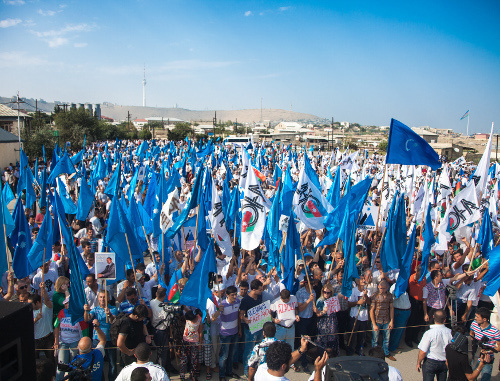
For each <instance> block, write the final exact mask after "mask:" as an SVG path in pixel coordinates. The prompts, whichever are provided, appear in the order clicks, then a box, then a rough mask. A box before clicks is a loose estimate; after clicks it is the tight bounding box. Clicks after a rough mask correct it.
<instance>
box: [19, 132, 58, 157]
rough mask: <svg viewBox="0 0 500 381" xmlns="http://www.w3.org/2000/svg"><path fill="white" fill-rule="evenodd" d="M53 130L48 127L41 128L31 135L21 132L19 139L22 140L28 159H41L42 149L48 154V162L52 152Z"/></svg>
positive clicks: (53, 143)
mask: <svg viewBox="0 0 500 381" xmlns="http://www.w3.org/2000/svg"><path fill="white" fill-rule="evenodd" d="M54 131H55V130H54V129H53V128H52V127H50V126H48V125H45V126H42V127H40V128H38V129H36V130H34V131H32V132H31V133H29V132H28V131H24V130H23V131H22V133H21V138H22V139H23V140H24V144H23V147H24V151H25V152H26V155H28V157H30V158H35V157H38V158H40V159H42V158H43V147H44V146H45V152H46V153H48V155H49V156H48V157H46V159H48V160H50V157H51V156H50V155H51V153H52V151H53V150H54V147H55V143H56V138H55V137H54Z"/></svg>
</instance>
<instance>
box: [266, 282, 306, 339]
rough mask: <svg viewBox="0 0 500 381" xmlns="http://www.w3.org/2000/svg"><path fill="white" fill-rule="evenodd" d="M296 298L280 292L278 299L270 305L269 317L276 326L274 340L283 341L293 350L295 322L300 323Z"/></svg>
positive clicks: (288, 292) (287, 292) (285, 291)
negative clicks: (271, 317)
mask: <svg viewBox="0 0 500 381" xmlns="http://www.w3.org/2000/svg"><path fill="white" fill-rule="evenodd" d="M298 306H299V304H298V303H297V297H296V296H295V295H290V291H288V290H282V291H281V292H280V297H279V298H277V299H276V300H275V301H274V302H273V303H272V304H271V315H272V316H273V322H274V323H275V324H276V339H277V340H284V341H286V342H287V343H288V344H290V347H292V348H293V342H294V340H295V322H296V321H297V322H298V321H300V317H299V308H298Z"/></svg>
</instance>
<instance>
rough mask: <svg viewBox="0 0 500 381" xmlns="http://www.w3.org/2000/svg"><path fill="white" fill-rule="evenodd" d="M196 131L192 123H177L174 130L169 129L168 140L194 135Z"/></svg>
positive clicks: (177, 139) (182, 138)
mask: <svg viewBox="0 0 500 381" xmlns="http://www.w3.org/2000/svg"><path fill="white" fill-rule="evenodd" d="M193 135H194V131H193V128H192V127H191V124H190V123H187V122H183V123H177V124H176V125H175V127H174V128H173V129H172V130H169V131H168V140H175V141H179V140H184V139H186V137H187V136H193Z"/></svg>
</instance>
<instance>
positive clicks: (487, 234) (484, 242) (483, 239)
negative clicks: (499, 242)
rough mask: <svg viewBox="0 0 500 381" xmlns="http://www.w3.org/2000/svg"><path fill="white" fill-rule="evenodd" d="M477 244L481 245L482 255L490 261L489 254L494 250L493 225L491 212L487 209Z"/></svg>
mask: <svg viewBox="0 0 500 381" xmlns="http://www.w3.org/2000/svg"><path fill="white" fill-rule="evenodd" d="M477 243H479V244H480V245H481V254H483V257H484V258H486V259H488V257H489V253H490V251H491V250H493V244H494V242H493V225H492V223H491V217H490V210H489V208H486V210H485V211H484V215H483V221H482V223H481V229H480V230H479V234H478V236H477Z"/></svg>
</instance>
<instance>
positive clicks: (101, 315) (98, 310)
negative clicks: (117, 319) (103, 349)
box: [90, 307, 118, 341]
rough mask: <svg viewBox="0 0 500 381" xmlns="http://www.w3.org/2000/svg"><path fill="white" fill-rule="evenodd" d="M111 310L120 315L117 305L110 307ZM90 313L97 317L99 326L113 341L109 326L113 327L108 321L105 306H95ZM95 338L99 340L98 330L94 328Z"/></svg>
mask: <svg viewBox="0 0 500 381" xmlns="http://www.w3.org/2000/svg"><path fill="white" fill-rule="evenodd" d="M109 311H110V312H111V314H112V315H114V316H116V315H118V310H117V309H116V307H110V308H109ZM90 315H92V318H93V319H97V320H98V321H99V327H100V328H101V329H102V331H103V332H104V334H105V335H106V340H107V341H111V336H110V335H109V328H110V327H111V323H106V312H104V308H102V307H94V308H92V309H91V310H90ZM93 339H94V340H95V339H97V340H99V337H98V336H97V332H96V330H95V329H94V336H93Z"/></svg>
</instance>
